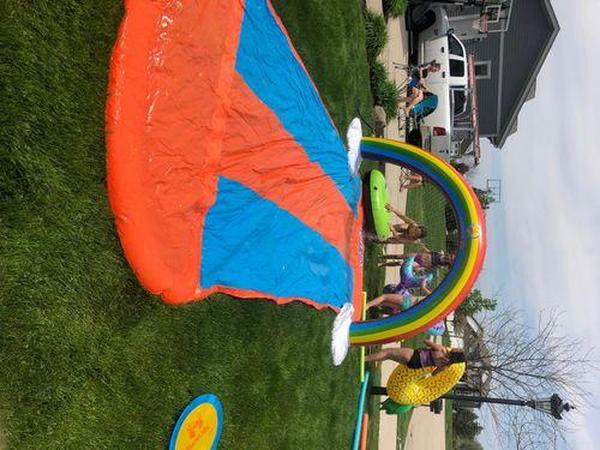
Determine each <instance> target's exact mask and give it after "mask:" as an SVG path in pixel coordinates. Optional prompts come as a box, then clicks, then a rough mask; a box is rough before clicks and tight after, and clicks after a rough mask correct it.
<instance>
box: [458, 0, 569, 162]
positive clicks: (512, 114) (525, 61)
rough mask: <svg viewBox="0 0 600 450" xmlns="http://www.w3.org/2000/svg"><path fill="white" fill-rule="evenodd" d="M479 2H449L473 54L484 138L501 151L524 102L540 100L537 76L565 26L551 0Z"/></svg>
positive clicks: (513, 128)
mask: <svg viewBox="0 0 600 450" xmlns="http://www.w3.org/2000/svg"><path fill="white" fill-rule="evenodd" d="M465 3H472V2H465ZM477 3H479V4H478V5H477V6H472V5H459V4H456V5H452V4H450V5H448V6H447V9H448V16H449V21H450V27H451V28H453V29H454V32H455V34H456V35H457V36H458V37H459V38H460V39H461V40H462V41H463V43H464V44H465V48H466V50H467V52H468V53H471V54H473V55H474V60H475V62H474V65H475V67H474V72H475V78H476V91H477V105H478V111H477V113H478V114H477V115H478V132H479V136H480V137H485V138H488V139H489V140H490V141H491V143H492V144H493V145H494V146H495V147H498V148H501V147H502V146H503V145H504V144H505V143H506V139H507V138H508V136H510V135H511V134H513V133H515V132H516V131H517V126H518V116H519V112H520V111H521V108H522V107H523V104H524V103H525V102H527V101H528V100H531V99H532V98H534V97H535V89H536V78H537V75H538V73H539V72H540V69H541V67H542V65H543V63H544V61H545V59H546V56H547V55H548V52H549V51H550V48H551V47H552V44H553V42H554V40H555V38H556V35H557V34H558V31H559V29H560V27H559V24H558V21H557V19H556V16H555V14H554V10H553V9H552V5H551V3H550V0H481V1H480V2H477ZM471 151H473V149H471Z"/></svg>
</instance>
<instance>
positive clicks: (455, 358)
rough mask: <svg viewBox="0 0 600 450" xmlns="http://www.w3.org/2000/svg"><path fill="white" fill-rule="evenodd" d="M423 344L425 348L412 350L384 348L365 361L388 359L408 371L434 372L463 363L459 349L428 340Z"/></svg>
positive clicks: (462, 353) (462, 355)
mask: <svg viewBox="0 0 600 450" xmlns="http://www.w3.org/2000/svg"><path fill="white" fill-rule="evenodd" d="M424 342H425V345H426V347H424V348H418V349H414V350H413V349H412V348H385V349H383V350H381V351H379V352H377V353H372V354H370V355H368V356H367V357H366V358H365V361H385V360H388V359H389V360H392V361H396V362H398V363H400V364H404V365H406V366H407V367H408V368H410V369H422V368H425V367H435V368H436V372H438V371H439V370H442V369H443V368H445V367H448V366H449V365H450V364H455V363H461V362H465V353H464V351H463V350H461V349H457V348H449V347H444V346H443V345H440V344H436V343H435V342H433V341H430V340H426V341H424Z"/></svg>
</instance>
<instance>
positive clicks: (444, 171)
mask: <svg viewBox="0 0 600 450" xmlns="http://www.w3.org/2000/svg"><path fill="white" fill-rule="evenodd" d="M361 154H362V156H363V157H364V158H366V159H374V160H378V161H385V162H389V163H392V164H398V165H401V166H403V167H407V168H409V169H410V170H414V171H415V172H418V173H420V174H422V175H425V176H426V177H428V178H429V180H430V181H431V182H432V183H434V184H435V185H437V187H438V188H439V189H440V190H441V191H442V192H443V193H444V194H445V195H446V197H447V198H448V200H449V202H450V204H451V205H452V208H453V209H454V211H455V214H456V217H457V219H458V229H459V248H458V250H457V253H456V257H455V261H454V264H453V266H452V268H451V270H450V273H449V274H448V275H447V276H446V278H444V280H443V281H442V283H441V284H440V285H439V286H438V287H437V288H436V289H435V291H433V292H432V294H431V295H429V296H428V297H426V298H425V299H424V300H423V301H421V302H419V303H418V304H417V305H415V306H413V307H412V308H410V309H407V310H405V311H402V312H400V313H398V314H395V315H392V316H389V317H387V318H383V319H378V320H368V321H358V322H354V323H353V324H352V325H351V327H350V343H351V344H352V345H371V344H376V343H383V342H390V341H395V340H398V339H406V338H409V337H411V336H414V335H416V334H418V333H420V332H422V331H425V330H426V329H427V328H429V327H431V326H433V325H434V324H435V323H436V322H438V321H440V320H442V319H444V318H445V317H446V316H447V315H448V314H450V313H451V312H452V311H453V310H454V309H456V307H457V306H458V305H459V304H460V303H461V302H462V301H463V300H464V299H465V297H466V296H467V295H468V294H469V292H470V291H471V289H472V287H473V284H474V283H475V280H476V278H477V276H478V275H479V272H480V270H481V266H482V264H483V260H484V257H485V250H486V228H485V221H484V217H483V211H482V209H481V205H480V203H479V200H478V199H477V196H476V195H475V193H474V192H473V189H471V187H470V186H469V185H468V184H467V182H466V181H465V179H464V178H463V177H462V175H460V174H459V173H458V172H457V171H456V170H455V169H454V168H453V167H452V166H450V165H449V164H448V163H446V162H445V161H443V160H441V159H440V158H438V157H436V156H434V155H432V154H431V153H429V152H426V151H425V150H422V149H420V148H418V147H414V146H412V145H409V144H405V143H403V142H396V141H391V140H384V139H377V138H364V139H363V140H362V143H361Z"/></svg>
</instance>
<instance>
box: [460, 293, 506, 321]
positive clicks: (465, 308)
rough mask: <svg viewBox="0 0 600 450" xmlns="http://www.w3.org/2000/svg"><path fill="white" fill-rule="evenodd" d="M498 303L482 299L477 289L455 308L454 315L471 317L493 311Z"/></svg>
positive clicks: (493, 300) (490, 299)
mask: <svg viewBox="0 0 600 450" xmlns="http://www.w3.org/2000/svg"><path fill="white" fill-rule="evenodd" d="M497 304H498V301H497V300H495V299H493V298H487V297H484V296H483V294H482V293H481V291H480V290H479V289H473V290H472V291H471V293H470V294H469V295H468V296H467V298H466V299H465V300H464V301H463V302H462V303H461V304H460V306H459V307H458V308H456V311H455V314H456V315H457V316H460V317H466V316H473V315H474V314H476V313H478V312H483V311H494V310H495V309H496V305H497Z"/></svg>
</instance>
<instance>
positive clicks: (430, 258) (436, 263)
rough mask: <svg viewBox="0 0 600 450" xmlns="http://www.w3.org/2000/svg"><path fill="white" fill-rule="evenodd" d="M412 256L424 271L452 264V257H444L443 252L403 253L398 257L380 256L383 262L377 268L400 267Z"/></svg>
mask: <svg viewBox="0 0 600 450" xmlns="http://www.w3.org/2000/svg"><path fill="white" fill-rule="evenodd" d="M411 256H414V257H415V262H416V263H417V264H418V265H419V266H421V267H424V268H426V269H433V268H435V267H442V266H445V267H450V266H451V265H452V263H453V262H454V255H452V254H450V255H446V254H445V253H444V252H443V251H439V252H429V251H428V252H418V253H404V254H400V255H382V256H380V258H381V259H384V260H385V262H382V263H380V264H379V267H386V266H387V267H393V266H400V265H402V263H403V262H404V260H406V259H407V258H409V257H411Z"/></svg>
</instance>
